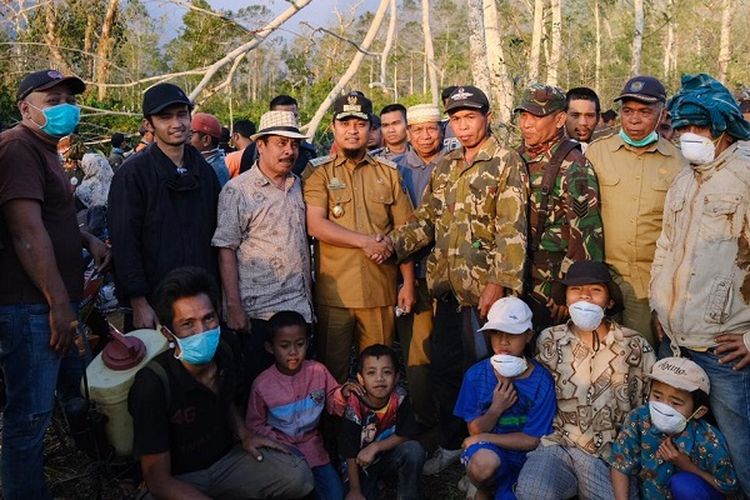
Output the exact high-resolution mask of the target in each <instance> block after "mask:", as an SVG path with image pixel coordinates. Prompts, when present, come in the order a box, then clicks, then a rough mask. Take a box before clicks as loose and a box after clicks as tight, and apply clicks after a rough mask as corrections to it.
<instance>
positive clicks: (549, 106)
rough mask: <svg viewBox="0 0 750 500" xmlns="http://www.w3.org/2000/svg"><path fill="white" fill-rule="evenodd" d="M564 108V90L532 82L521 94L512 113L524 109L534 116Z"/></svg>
mask: <svg viewBox="0 0 750 500" xmlns="http://www.w3.org/2000/svg"><path fill="white" fill-rule="evenodd" d="M563 109H565V91H564V90H563V89H561V88H558V87H553V86H551V85H545V84H543V83H532V84H531V85H529V86H528V87H526V88H525V89H524V91H523V94H522V95H521V102H520V103H519V104H518V106H516V108H515V109H514V110H513V112H514V113H518V112H521V111H526V112H529V113H531V114H532V115H535V116H547V115H548V114H550V113H554V112H555V111H562V110H563Z"/></svg>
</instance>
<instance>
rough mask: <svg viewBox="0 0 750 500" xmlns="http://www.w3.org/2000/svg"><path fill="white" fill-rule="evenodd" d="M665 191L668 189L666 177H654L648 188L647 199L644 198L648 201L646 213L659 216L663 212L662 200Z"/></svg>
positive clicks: (663, 200) (664, 197)
mask: <svg viewBox="0 0 750 500" xmlns="http://www.w3.org/2000/svg"><path fill="white" fill-rule="evenodd" d="M667 191H669V182H667V180H666V179H662V178H659V179H656V180H655V181H654V182H653V184H651V189H650V190H649V193H648V194H649V195H650V196H649V199H648V200H646V201H647V203H648V213H650V214H653V215H657V216H659V217H661V216H662V214H663V213H664V202H665V201H666V199H667Z"/></svg>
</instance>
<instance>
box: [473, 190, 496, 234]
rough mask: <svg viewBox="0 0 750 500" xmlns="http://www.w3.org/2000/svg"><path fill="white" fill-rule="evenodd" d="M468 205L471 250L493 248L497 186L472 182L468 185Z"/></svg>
mask: <svg viewBox="0 0 750 500" xmlns="http://www.w3.org/2000/svg"><path fill="white" fill-rule="evenodd" d="M469 193H470V194H469V198H470V199H469V203H470V205H471V214H472V217H471V218H470V220H469V227H470V229H471V238H472V244H473V248H475V249H477V247H479V248H484V249H489V248H491V247H492V246H494V244H493V242H494V239H495V238H494V234H493V232H494V231H493V230H494V219H495V203H496V200H497V184H496V183H495V184H491V185H488V184H487V183H486V182H485V183H477V182H472V183H470V184H469Z"/></svg>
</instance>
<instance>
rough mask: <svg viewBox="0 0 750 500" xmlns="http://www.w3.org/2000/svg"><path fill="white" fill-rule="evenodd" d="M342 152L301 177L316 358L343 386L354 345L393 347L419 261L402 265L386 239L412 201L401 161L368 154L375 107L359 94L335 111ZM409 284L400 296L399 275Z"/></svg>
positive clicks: (345, 97)
mask: <svg viewBox="0 0 750 500" xmlns="http://www.w3.org/2000/svg"><path fill="white" fill-rule="evenodd" d="M333 108H334V110H333V124H332V128H333V138H334V143H335V145H336V147H337V150H338V152H337V153H335V154H333V155H330V156H324V157H322V158H316V159H314V160H311V161H310V163H309V164H308V166H307V168H306V169H305V171H304V172H303V174H302V178H303V179H304V197H305V204H306V206H307V230H308V233H309V234H310V236H313V237H314V238H315V248H314V252H315V254H314V255H315V258H314V262H315V293H314V302H315V312H316V315H317V317H318V318H317V319H318V333H319V337H318V354H319V355H320V356H321V359H322V361H323V363H324V364H325V365H326V367H327V368H328V369H329V370H330V372H331V374H332V375H333V376H334V377H335V378H336V380H338V381H339V382H340V383H343V382H344V381H346V379H347V376H348V374H349V356H350V354H351V349H352V345H353V343H354V342H355V341H356V343H357V348H358V350H359V351H362V350H363V349H364V348H366V347H368V346H370V345H372V344H386V345H391V343H392V342H393V333H394V329H395V313H394V308H395V306H396V305H397V304H398V306H399V307H400V308H401V309H403V310H404V311H405V312H407V313H408V312H410V311H411V308H412V307H413V305H414V264H413V263H411V262H410V263H405V264H402V265H401V266H397V265H396V262H395V259H388V257H389V256H390V250H389V249H388V247H387V245H386V244H385V242H383V241H382V235H384V234H386V233H388V232H389V231H391V230H392V229H393V228H394V227H398V226H400V225H402V224H405V223H406V221H407V219H408V218H409V216H410V215H411V212H412V205H411V201H409V196H408V195H407V194H406V192H405V190H404V189H403V188H402V187H401V176H400V175H399V173H398V168H397V166H396V164H395V163H394V162H392V161H390V160H387V159H385V158H382V157H373V156H371V155H370V154H369V153H368V152H367V140H368V138H369V133H370V123H371V116H372V102H370V100H369V99H367V98H366V97H365V96H364V95H363V94H362V93H361V92H350V93H349V94H346V95H342V96H339V97H338V98H337V99H336V101H335V103H334V106H333ZM399 270H400V271H401V274H402V276H403V279H404V285H403V286H402V287H401V289H400V290H399V291H398V293H397V292H396V279H397V275H398V271H399Z"/></svg>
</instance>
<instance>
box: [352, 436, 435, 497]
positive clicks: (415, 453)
mask: <svg viewBox="0 0 750 500" xmlns="http://www.w3.org/2000/svg"><path fill="white" fill-rule="evenodd" d="M424 461H425V453H424V448H422V445H421V444H419V442H418V441H412V440H410V441H404V442H403V443H401V444H400V445H398V446H396V447H395V448H393V449H392V450H388V451H385V452H383V453H380V454H379V455H378V456H377V458H376V459H375V461H374V462H373V463H372V464H370V466H369V467H367V469H365V470H364V471H361V472H360V485H361V488H362V493H363V494H364V496H365V498H367V500H375V499H376V498H377V491H378V480H379V479H382V478H383V477H384V476H392V475H395V476H396V477H398V492H397V496H396V498H397V499H398V500H419V499H420V498H421V496H420V493H419V490H420V488H419V479H420V478H421V477H422V466H423V465H424Z"/></svg>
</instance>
